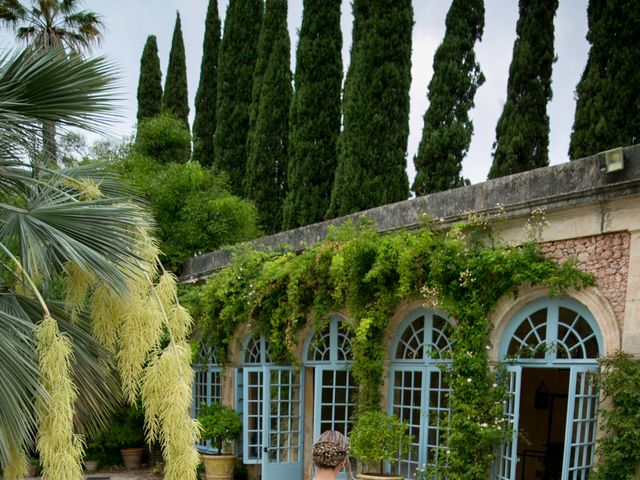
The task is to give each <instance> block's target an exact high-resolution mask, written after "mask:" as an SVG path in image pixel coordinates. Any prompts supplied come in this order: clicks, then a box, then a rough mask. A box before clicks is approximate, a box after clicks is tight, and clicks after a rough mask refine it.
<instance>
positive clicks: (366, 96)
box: [328, 0, 413, 217]
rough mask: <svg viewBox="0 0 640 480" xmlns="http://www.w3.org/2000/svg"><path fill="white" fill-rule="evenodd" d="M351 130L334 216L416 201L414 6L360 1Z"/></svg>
mask: <svg viewBox="0 0 640 480" xmlns="http://www.w3.org/2000/svg"><path fill="white" fill-rule="evenodd" d="M353 10H354V26H353V44H352V46H351V64H350V65H349V72H348V74H347V81H346V83H345V89H344V130H343V132H342V134H341V136H340V138H339V141H338V166H337V168H336V176H335V181H334V185H333V191H332V194H331V202H330V206H329V212H328V216H329V217H334V216H337V215H345V214H348V213H352V212H356V211H359V210H363V209H366V208H371V207H375V206H378V205H383V204H386V203H391V202H396V201H399V200H405V199H406V198H407V197H408V196H409V182H408V179H407V172H406V166H407V165H406V163H407V160H406V154H407V138H408V135H409V87H410V84H411V30H412V28H413V9H412V8H411V1H410V0H397V1H393V2H391V1H389V0H354V2H353Z"/></svg>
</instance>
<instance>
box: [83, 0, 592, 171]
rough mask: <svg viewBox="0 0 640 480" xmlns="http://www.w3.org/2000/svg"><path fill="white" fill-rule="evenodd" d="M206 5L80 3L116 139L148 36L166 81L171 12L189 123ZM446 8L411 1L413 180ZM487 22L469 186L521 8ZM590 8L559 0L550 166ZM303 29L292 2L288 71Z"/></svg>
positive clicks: (562, 142)
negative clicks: (101, 62)
mask: <svg viewBox="0 0 640 480" xmlns="http://www.w3.org/2000/svg"><path fill="white" fill-rule="evenodd" d="M227 3H228V0H219V1H218V8H219V12H220V16H221V18H222V19H223V22H224V15H225V12H226V9H227ZM207 4H208V0H182V1H180V0H85V6H86V7H87V8H88V9H90V10H93V11H95V12H98V13H99V14H101V15H102V16H103V19H104V22H105V24H106V26H107V30H106V33H105V36H104V41H103V44H102V47H101V48H100V49H99V50H98V52H99V53H103V54H106V55H107V56H108V57H109V58H110V59H111V60H113V61H114V62H115V63H116V64H117V65H118V66H119V67H120V68H121V70H122V74H123V92H124V97H125V100H124V102H123V105H122V110H121V113H122V116H123V120H122V122H121V123H120V124H117V125H114V126H113V129H112V131H113V133H114V134H115V135H127V134H130V133H131V132H132V129H133V126H134V123H135V116H136V109H137V105H136V88H137V82H138V75H139V68H140V55H141V54H142V48H143V46H144V43H145V41H146V38H147V35H149V34H154V35H156V36H157V37H158V49H159V54H160V62H161V65H162V72H163V83H164V74H165V72H166V66H167V62H168V58H169V50H170V47H171V35H172V32H173V26H174V22H175V15H176V11H178V10H179V11H180V15H181V19H182V29H183V35H184V41H185V48H186V56H187V70H188V83H189V97H190V99H191V102H190V109H191V115H190V116H191V119H193V113H194V112H193V108H194V107H193V98H194V97H195V92H196V89H197V87H198V78H199V75H200V59H201V56H202V39H203V35H204V17H205V13H206V9H207ZM450 4H451V1H450V0H414V2H413V6H414V18H415V25H414V29H413V55H412V62H413V66H412V71H411V73H412V84H411V114H410V134H409V146H408V152H407V166H408V168H407V170H408V173H409V177H410V180H411V181H412V180H413V176H414V175H415V171H414V168H413V156H414V155H415V153H416V151H417V149H418V144H419V142H420V137H421V134H422V126H423V120H422V116H423V115H424V112H425V111H426V109H427V107H428V102H427V98H426V93H427V85H428V83H429V80H430V78H431V75H432V73H433V69H432V63H433V55H434V52H435V49H436V48H437V47H438V45H439V44H440V42H441V41H442V37H443V35H444V20H445V16H446V13H447V10H448V8H449V5H450ZM485 4H486V22H485V30H484V37H483V39H482V42H481V43H479V44H478V45H477V46H476V54H477V58H478V61H479V62H480V65H481V68H482V71H483V72H484V74H485V76H486V79H487V80H486V83H485V84H484V85H483V86H482V87H480V89H479V90H478V93H477V94H476V101H475V103H476V106H475V109H474V110H473V111H472V112H471V116H472V118H473V122H474V126H475V134H474V137H473V140H472V142H471V148H470V151H469V154H468V156H467V158H466V159H465V161H464V164H463V175H464V176H465V177H467V178H469V179H470V180H471V181H472V183H477V182H481V181H484V180H485V179H486V177H487V173H488V171H489V167H490V165H491V147H492V143H493V141H494V138H495V126H496V122H497V121H498V117H499V115H500V113H501V111H502V105H503V103H504V100H505V98H506V89H507V76H508V71H509V64H510V62H511V53H512V49H513V42H514V40H515V29H516V21H517V17H518V2H517V1H516V0H486V1H485ZM586 10H587V0H563V1H561V2H560V7H559V9H558V12H557V16H556V20H555V28H556V41H555V47H556V55H557V58H558V61H557V62H556V63H555V65H554V70H553V79H552V80H553V93H554V97H553V100H552V101H551V103H550V104H549V108H548V112H549V117H550V119H551V144H550V160H551V163H552V164H556V163H561V162H565V161H567V160H568V158H567V150H568V145H569V135H570V133H571V126H572V124H573V115H574V111H575V100H574V90H575V86H576V84H577V82H578V80H579V78H580V75H581V74H582V70H583V69H584V65H585V63H586V59H587V53H588V43H587V41H586V40H585V35H586V32H587V14H586ZM301 21H302V0H289V32H290V36H291V50H292V52H291V53H292V70H293V63H294V62H295V49H296V46H297V43H298V34H297V32H298V29H299V27H300V23H301ZM352 21H353V19H352V16H351V6H350V2H349V1H348V0H343V5H342V30H343V59H344V67H345V71H346V68H347V66H348V62H349V48H350V46H351V24H352Z"/></svg>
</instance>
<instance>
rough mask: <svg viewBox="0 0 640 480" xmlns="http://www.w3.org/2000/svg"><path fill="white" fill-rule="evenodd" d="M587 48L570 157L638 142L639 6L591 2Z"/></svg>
mask: <svg viewBox="0 0 640 480" xmlns="http://www.w3.org/2000/svg"><path fill="white" fill-rule="evenodd" d="M588 18H589V32H588V33H587V40H588V41H589V43H590V44H591V49H590V51H589V58H588V60H587V66H586V68H585V70H584V73H583V74H582V78H581V79H580V82H579V83H578V86H577V87H576V97H577V104H576V116H575V119H574V123H573V132H572V133H571V143H570V145H569V157H570V158H572V159H575V158H581V157H585V156H587V155H592V154H594V153H597V152H601V151H603V150H608V149H610V148H615V147H620V146H626V145H634V144H637V143H638V142H639V141H640V69H639V68H638V65H640V48H638V45H640V2H638V1H637V0H590V2H589V8H588Z"/></svg>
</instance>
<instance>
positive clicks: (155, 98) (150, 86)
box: [137, 35, 162, 122]
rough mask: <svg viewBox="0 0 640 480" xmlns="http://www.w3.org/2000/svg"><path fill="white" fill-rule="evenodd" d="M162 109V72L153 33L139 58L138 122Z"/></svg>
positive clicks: (158, 112) (157, 113)
mask: <svg viewBox="0 0 640 480" xmlns="http://www.w3.org/2000/svg"><path fill="white" fill-rule="evenodd" d="M161 110H162V72H161V71H160V59H159V58H158V44H157V42H156V36H155V35H149V36H148V37H147V42H146V43H145V44H144V50H142V57H141V58H140V78H139V80H138V115H137V118H138V122H139V121H140V120H144V119H145V118H152V117H155V116H157V115H159V114H160V111H161Z"/></svg>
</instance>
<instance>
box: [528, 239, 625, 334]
mask: <svg viewBox="0 0 640 480" xmlns="http://www.w3.org/2000/svg"><path fill="white" fill-rule="evenodd" d="M629 241H630V235H629V232H618V233H610V234H606V235H596V236H593V237H585V238H575V239H571V240H561V241H557V242H547V243H542V244H541V245H540V247H541V250H542V253H543V254H544V255H546V256H547V257H550V258H553V259H554V260H557V261H563V260H567V259H569V258H571V257H575V258H577V259H578V260H579V261H580V265H579V268H580V269H582V270H585V271H587V272H591V273H593V274H594V275H595V278H596V286H597V288H598V289H599V290H600V291H601V292H602V293H603V294H604V295H605V296H606V297H607V298H608V299H609V301H610V302H611V305H612V306H613V310H614V311H615V313H616V318H617V320H618V325H619V326H620V327H621V328H622V326H623V321H624V306H625V300H626V294H627V276H628V272H629Z"/></svg>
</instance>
